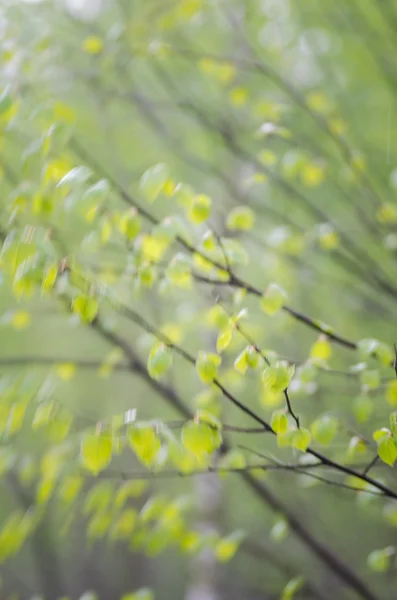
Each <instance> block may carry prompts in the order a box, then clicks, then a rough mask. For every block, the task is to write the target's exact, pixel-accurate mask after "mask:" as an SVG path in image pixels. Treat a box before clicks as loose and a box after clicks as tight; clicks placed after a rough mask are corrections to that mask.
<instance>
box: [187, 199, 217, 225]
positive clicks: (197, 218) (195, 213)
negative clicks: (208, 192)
mask: <svg viewBox="0 0 397 600" xmlns="http://www.w3.org/2000/svg"><path fill="white" fill-rule="evenodd" d="M211 204H212V202H211V198H209V197H208V196H205V195H204V194H200V195H199V196H195V197H194V199H193V201H192V203H191V205H190V206H189V208H188V211H187V217H188V219H189V221H190V222H191V223H193V224H194V225H200V224H201V223H204V221H207V219H208V218H209V217H210V215H211Z"/></svg>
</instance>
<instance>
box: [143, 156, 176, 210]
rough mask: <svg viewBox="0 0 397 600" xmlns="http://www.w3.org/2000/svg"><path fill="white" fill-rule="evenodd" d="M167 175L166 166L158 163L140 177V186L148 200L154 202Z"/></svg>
mask: <svg viewBox="0 0 397 600" xmlns="http://www.w3.org/2000/svg"><path fill="white" fill-rule="evenodd" d="M168 177H169V172H168V168H167V166H166V165H165V164H163V163H159V164H157V165H154V166H153V167H150V169H148V170H147V171H145V173H144V174H143V175H142V177H141V182H140V188H141V191H142V193H143V195H144V196H145V198H146V200H147V201H148V202H154V200H156V198H157V197H158V196H159V194H160V193H161V191H162V190H163V187H164V184H165V183H166V182H167V180H168Z"/></svg>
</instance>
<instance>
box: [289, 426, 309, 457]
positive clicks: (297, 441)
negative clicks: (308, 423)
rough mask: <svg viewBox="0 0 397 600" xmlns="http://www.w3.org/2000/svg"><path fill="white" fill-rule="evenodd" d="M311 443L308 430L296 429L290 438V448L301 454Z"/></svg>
mask: <svg viewBox="0 0 397 600" xmlns="http://www.w3.org/2000/svg"><path fill="white" fill-rule="evenodd" d="M310 441H311V435H310V431H309V430H308V429H297V430H296V431H295V432H294V435H293V437H292V442H291V443H292V446H293V447H294V448H297V449H298V450H302V452H306V450H307V448H308V446H309V444H310Z"/></svg>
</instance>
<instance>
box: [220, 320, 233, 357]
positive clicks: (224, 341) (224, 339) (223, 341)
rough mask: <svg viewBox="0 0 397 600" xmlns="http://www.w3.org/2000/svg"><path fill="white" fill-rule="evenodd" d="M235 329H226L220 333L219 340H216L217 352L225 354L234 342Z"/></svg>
mask: <svg viewBox="0 0 397 600" xmlns="http://www.w3.org/2000/svg"><path fill="white" fill-rule="evenodd" d="M232 335H233V329H232V327H229V326H228V327H226V329H223V330H222V331H220V332H219V335H218V338H217V340H216V350H217V352H223V350H226V348H227V347H228V346H229V344H230V342H231V341H232Z"/></svg>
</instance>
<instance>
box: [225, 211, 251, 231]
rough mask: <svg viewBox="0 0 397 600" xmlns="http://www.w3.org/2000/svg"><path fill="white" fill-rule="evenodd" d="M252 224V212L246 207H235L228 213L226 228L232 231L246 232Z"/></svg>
mask: <svg viewBox="0 0 397 600" xmlns="http://www.w3.org/2000/svg"><path fill="white" fill-rule="evenodd" d="M254 223H255V214H254V211H253V210H252V209H251V208H249V207H248V206H237V207H236V208H233V209H232V210H231V211H230V212H229V214H228V217H227V221H226V227H227V228H228V229H230V230H232V231H248V230H250V229H252V228H253V226H254Z"/></svg>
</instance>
